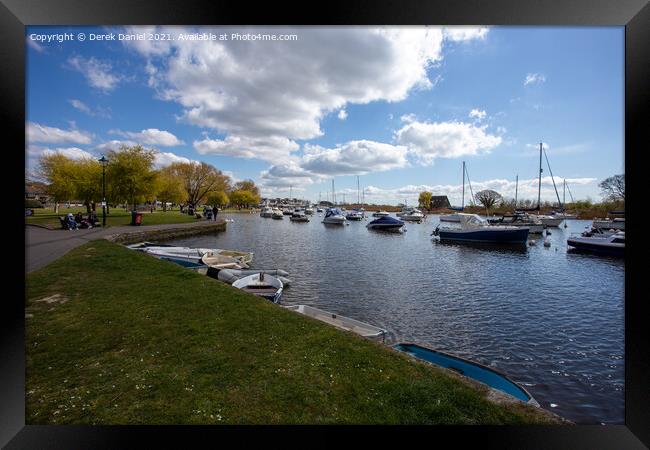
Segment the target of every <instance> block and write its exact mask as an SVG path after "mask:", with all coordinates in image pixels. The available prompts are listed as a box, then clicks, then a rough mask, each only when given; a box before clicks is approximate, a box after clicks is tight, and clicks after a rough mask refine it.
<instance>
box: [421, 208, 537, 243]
mask: <svg viewBox="0 0 650 450" xmlns="http://www.w3.org/2000/svg"><path fill="white" fill-rule="evenodd" d="M460 219H461V222H460V224H461V226H460V228H458V227H453V228H452V227H442V228H441V227H440V225H438V226H437V227H436V229H435V230H434V231H433V233H432V234H433V235H434V236H438V237H439V238H440V241H457V242H483V243H492V244H525V243H526V240H527V239H528V228H524V227H512V226H503V225H490V224H489V223H488V222H487V221H486V220H485V219H481V218H480V217H479V216H478V215H476V214H464V213H463V214H461V218H460Z"/></svg>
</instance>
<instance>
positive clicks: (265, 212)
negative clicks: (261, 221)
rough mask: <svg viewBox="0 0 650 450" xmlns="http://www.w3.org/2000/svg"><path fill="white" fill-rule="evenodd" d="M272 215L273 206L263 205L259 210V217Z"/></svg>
mask: <svg viewBox="0 0 650 450" xmlns="http://www.w3.org/2000/svg"><path fill="white" fill-rule="evenodd" d="M271 216H273V208H271V207H270V206H265V207H264V208H262V211H261V212H260V217H271Z"/></svg>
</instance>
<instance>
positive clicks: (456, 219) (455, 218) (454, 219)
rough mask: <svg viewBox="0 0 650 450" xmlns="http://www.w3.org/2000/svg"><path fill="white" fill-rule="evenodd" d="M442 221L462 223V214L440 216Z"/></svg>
mask: <svg viewBox="0 0 650 450" xmlns="http://www.w3.org/2000/svg"><path fill="white" fill-rule="evenodd" d="M440 221H441V222H455V223H459V222H460V214H458V213H454V214H441V215H440Z"/></svg>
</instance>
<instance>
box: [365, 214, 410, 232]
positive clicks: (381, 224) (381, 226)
mask: <svg viewBox="0 0 650 450" xmlns="http://www.w3.org/2000/svg"><path fill="white" fill-rule="evenodd" d="M403 226H404V222H402V221H401V220H399V219H396V218H394V217H390V216H384V217H380V218H379V219H375V220H373V221H372V222H370V223H369V224H368V225H366V228H368V229H370V230H385V231H400V230H401V229H402V227H403Z"/></svg>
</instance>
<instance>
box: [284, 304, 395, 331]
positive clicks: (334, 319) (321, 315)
mask: <svg viewBox="0 0 650 450" xmlns="http://www.w3.org/2000/svg"><path fill="white" fill-rule="evenodd" d="M285 308H287V309H288V310H290V311H295V312H297V313H300V314H303V315H305V316H308V317H311V318H313V319H317V320H320V321H321V322H325V323H327V324H330V325H333V326H335V327H336V328H339V329H341V330H345V331H351V332H353V333H356V334H358V335H360V336H363V337H365V338H368V339H378V338H382V339H383V338H384V337H385V336H386V330H384V329H382V328H379V327H376V326H374V325H370V324H367V323H364V322H361V321H359V320H356V319H351V318H349V317H345V316H341V315H339V314H334V313H331V312H328V311H323V310H322V309H318V308H314V307H313V306H308V305H290V306H285Z"/></svg>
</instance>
